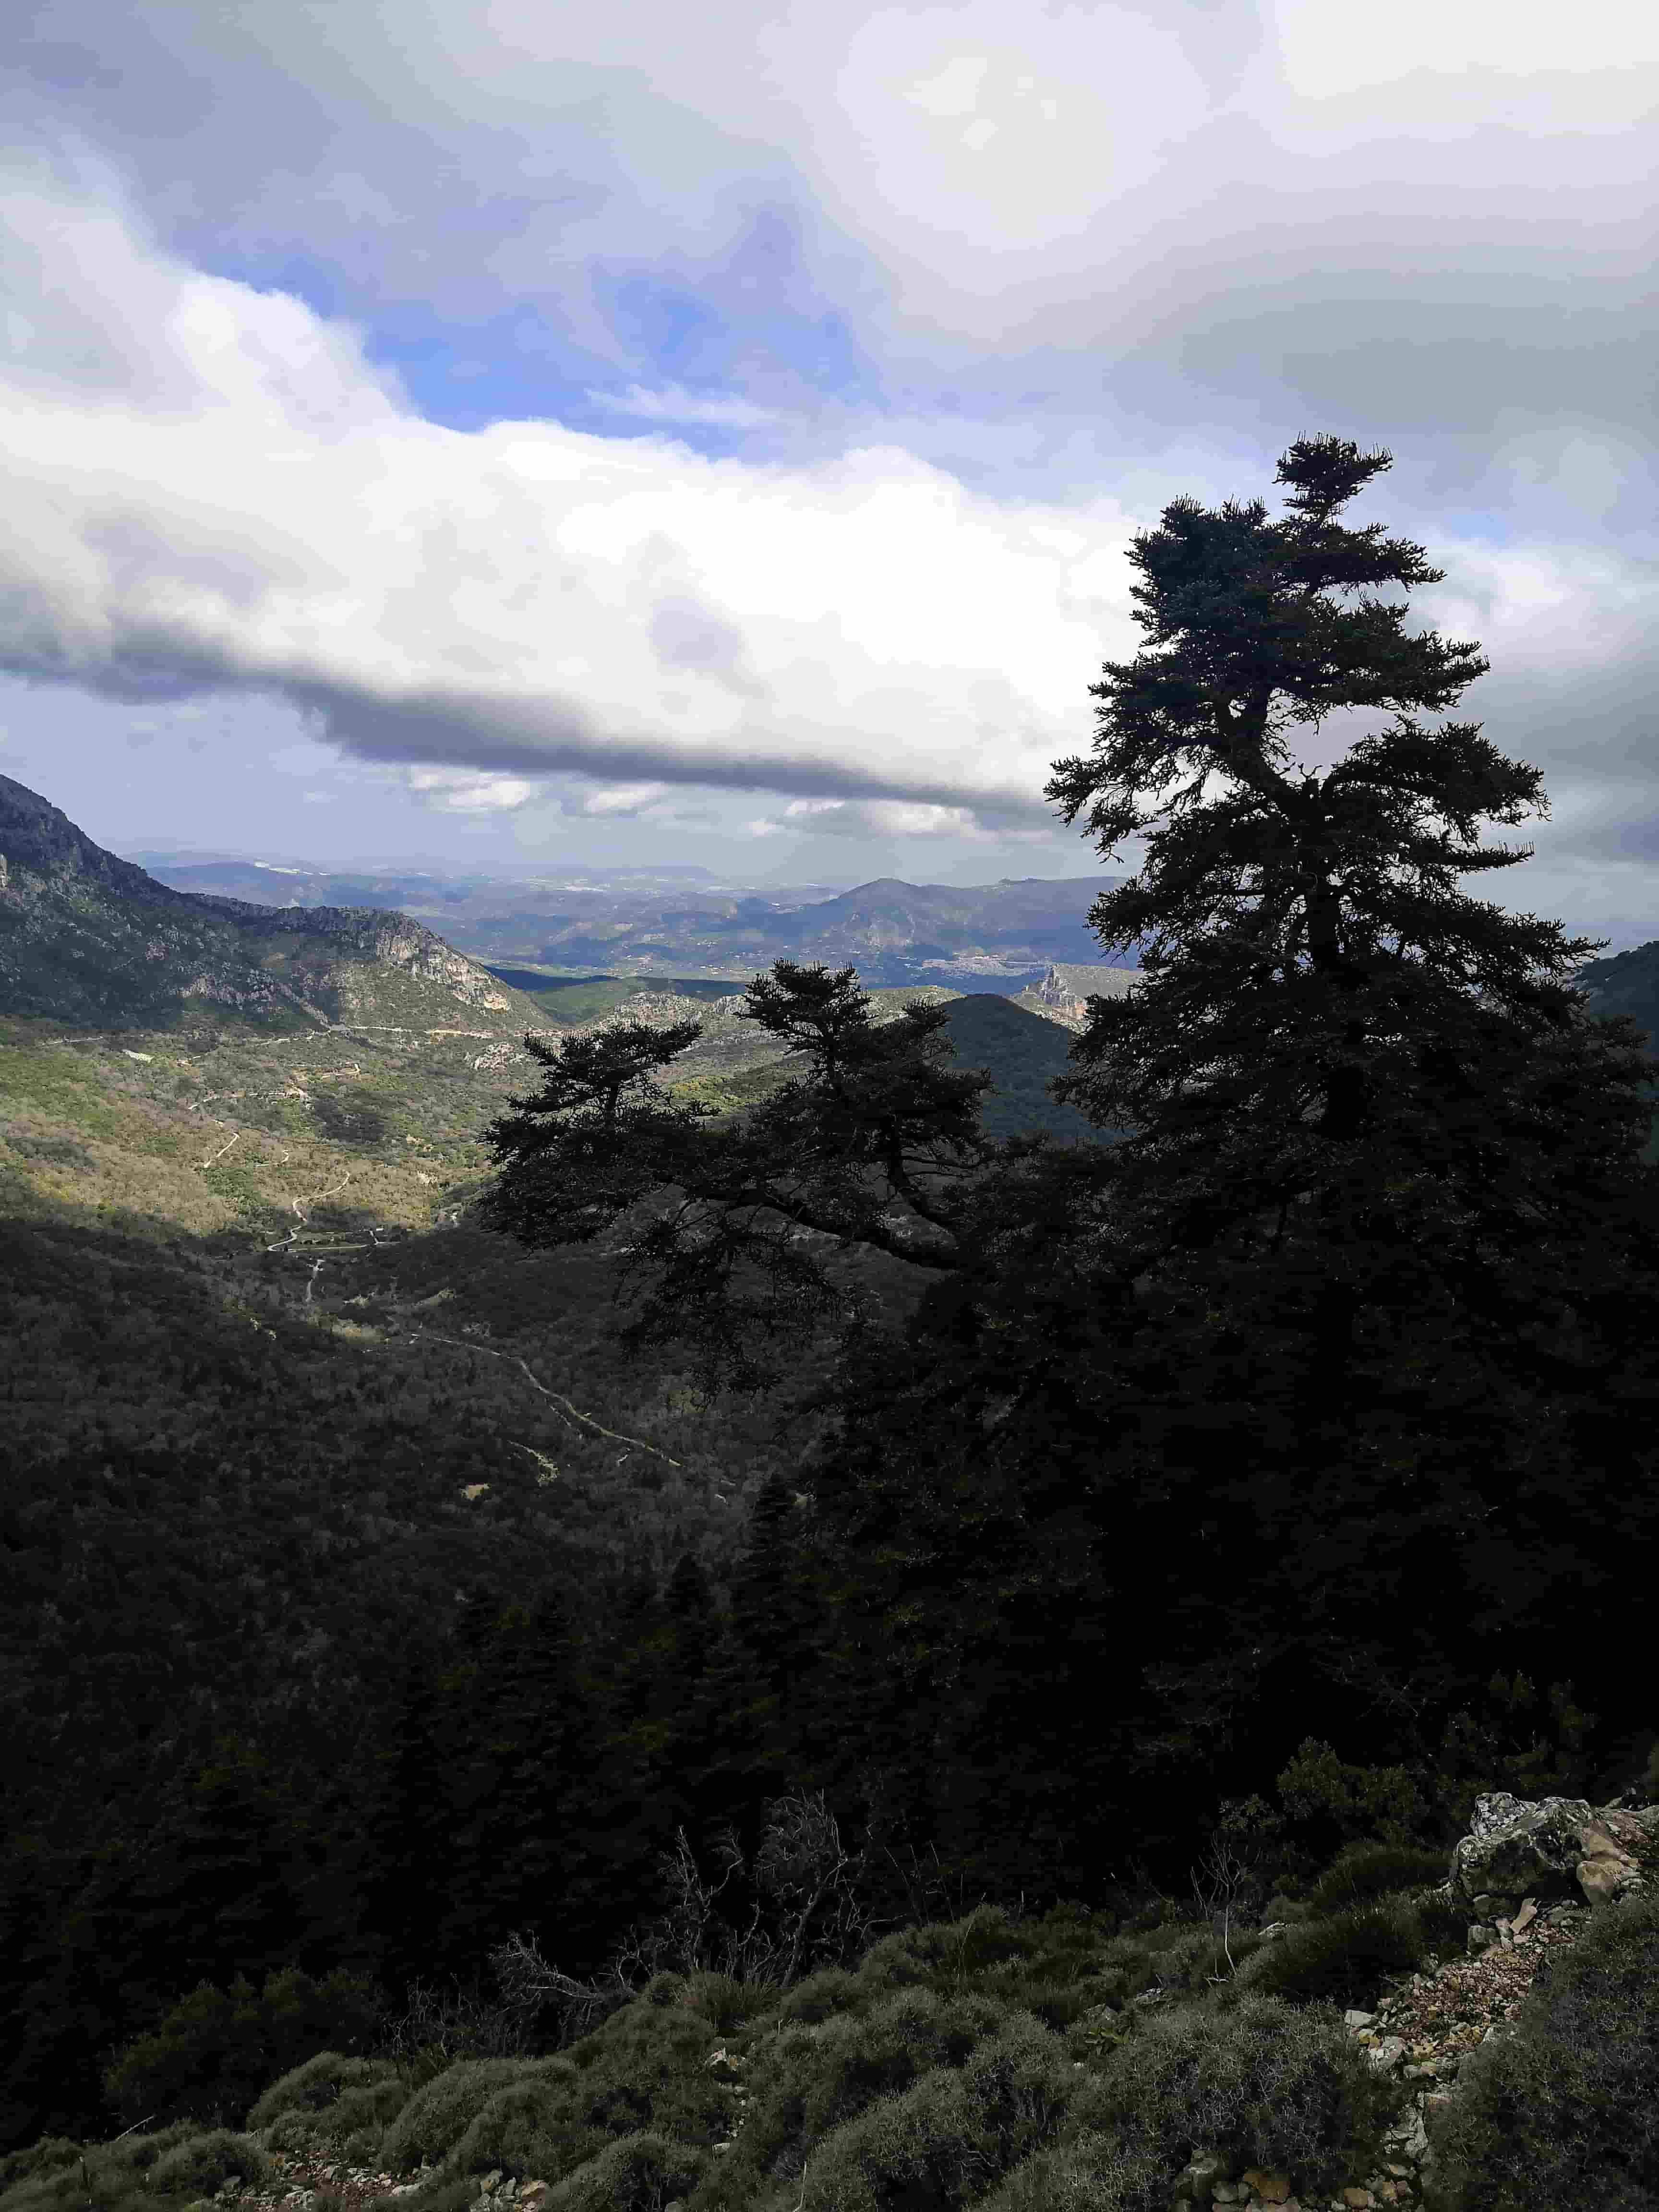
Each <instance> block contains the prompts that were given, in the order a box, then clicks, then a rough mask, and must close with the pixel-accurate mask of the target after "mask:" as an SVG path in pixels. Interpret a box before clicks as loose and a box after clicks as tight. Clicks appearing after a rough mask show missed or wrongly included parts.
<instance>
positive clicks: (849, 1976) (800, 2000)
mask: <svg viewBox="0 0 1659 2212" xmlns="http://www.w3.org/2000/svg"><path fill="white" fill-rule="evenodd" d="M872 2002H874V1998H873V1996H872V1988H871V1984H870V1983H869V1982H867V1981H860V1978H859V1977H858V1975H857V1974H855V1973H854V1972H851V1970H850V1969H849V1968H848V1967H846V1966H823V1967H821V1968H820V1969H819V1971H818V1972H817V1973H816V1974H809V1975H808V1976H807V1977H806V1979H805V1981H804V1982H797V1983H796V1984H795V1986H794V1988H793V1989H792V1990H788V1991H787V1993H786V1994H785V1995H784V1996H783V1997H782V1998H781V2000H780V2001H779V2002H778V2005H777V2010H776V2017H777V2019H778V2021H779V2022H780V2023H781V2024H782V2025H785V2026H796V2025H799V2026H800V2027H816V2025H817V2022H818V2021H821V2020H828V2019H829V2017H830V2016H831V2015H832V2014H835V2013H847V2012H858V2011H867V2010H868V2009H869V2007H870V2005H871V2004H872Z"/></svg>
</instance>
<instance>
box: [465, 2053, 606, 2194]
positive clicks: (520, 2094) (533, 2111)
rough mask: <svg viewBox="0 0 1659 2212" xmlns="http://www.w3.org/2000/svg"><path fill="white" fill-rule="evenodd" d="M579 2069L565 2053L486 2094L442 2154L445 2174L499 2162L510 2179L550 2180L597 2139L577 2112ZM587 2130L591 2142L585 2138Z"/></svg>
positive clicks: (587, 2151)
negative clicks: (444, 2155)
mask: <svg viewBox="0 0 1659 2212" xmlns="http://www.w3.org/2000/svg"><path fill="white" fill-rule="evenodd" d="M580 2082H581V2076H580V2072H579V2070H578V2069H577V2067H576V2065H575V2063H574V2061H573V2060H572V2059H571V2058H570V2057H568V2056H562V2057H560V2059H558V2060H557V2061H549V2062H546V2063H545V2064H544V2066H542V2067H540V2068H538V2070H537V2071H536V2072H535V2073H534V2074H533V2075H526V2076H525V2077H524V2078H523V2079H522V2080H520V2081H509V2082H508V2083H507V2086H506V2087H505V2088H501V2089H496V2090H495V2091H494V2093H492V2094H491V2095H489V2097H487V2098H486V2099H485V2100H484V2102H483V2105H482V2106H480V2107H479V2109H478V2111H477V2114H476V2115H475V2116H474V2118H472V2119H471V2121H470V2122H469V2123H468V2124H467V2127H466V2130H465V2133H464V2134H463V2135H462V2136H460V2138H459V2141H458V2142H456V2143H455V2144H454V2145H453V2148H451V2149H450V2151H449V2153H448V2154H447V2157H446V2159H445V2161H444V2166H445V2171H446V2172H447V2173H451V2174H454V2173H474V2174H476V2173H486V2172H489V2170H490V2169H491V2168H492V2167H495V2166H499V2167H500V2169H501V2172H503V2173H505V2174H509V2175H511V2176H512V2178H513V2179H514V2180H515V2181H526V2180H528V2179H531V2177H532V2175H533V2176H534V2177H536V2178H537V2179H539V2180H542V2181H556V2180H557V2179H558V2178H559V2176H560V2175H561V2174H562V2173H564V2172H568V2169H569V2168H570V2167H571V2166H573V2165H574V2164H576V2163H578V2162H579V2160H580V2159H581V2158H584V2157H586V2156H588V2155H590V2154H591V2152H592V2148H595V2147H597V2144H598V2142H599V2141H601V2140H603V2136H602V2133H601V2131H598V2130H589V2129H587V2128H586V2127H585V2126H584V2125H583V2124H582V2122H581V2121H580V2118H579V2117H578V2112H577V2106H578V2092H579V2089H580ZM590 2134H591V2135H592V2136H593V2137H594V2141H593V2142H592V2143H591V2144H590V2143H587V2142H586V2136H589V2135H590Z"/></svg>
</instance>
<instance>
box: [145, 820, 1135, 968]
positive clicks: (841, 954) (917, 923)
mask: <svg viewBox="0 0 1659 2212" xmlns="http://www.w3.org/2000/svg"><path fill="white" fill-rule="evenodd" d="M143 857H144V859H145V862H146V865H147V866H149V867H150V868H151V869H152V871H153V872H154V873H155V876H156V877H157V878H158V879H159V880H160V881H161V882H163V883H165V884H168V885H170V886H171V887H172V888H173V889H174V890H180V891H190V892H195V893H198V894H206V895H209V896H216V897H220V898H225V897H228V898H234V899H240V900H245V901H247V902H251V903H255V904H259V905H265V906H272V907H290V908H315V907H337V908H343V907H353V906H374V907H386V906H394V907H396V908H398V910H399V911H400V912H402V913H404V914H405V915H409V916H410V917H411V918H412V919H414V920H416V921H422V922H424V923H427V924H428V925H429V926H430V927H433V928H435V929H436V930H439V931H440V932H441V933H442V935H443V936H444V937H446V938H447V939H448V940H449V941H450V943H451V944H453V945H456V946H458V947H459V949H460V950H462V951H465V952H467V953H469V954H471V957H473V958H474V959H476V960H480V961H484V962H488V963H490V964H492V965H505V966H519V967H526V966H538V967H543V968H546V969H550V970H551V971H553V972H555V973H558V972H571V971H578V972H580V971H588V970H592V969H609V970H611V971H612V972H617V971H627V972H629V973H634V974H641V975H652V974H654V975H664V976H667V975H708V976H710V977H714V978H726V979H729V980H731V981H734V982H737V981H747V980H748V979H749V977H750V975H754V974H755V973H756V972H757V970H758V969H763V968H768V967H770V965H771V964H772V963H773V962H774V961H775V960H779V959H792V960H801V961H806V962H813V961H822V962H823V963H825V964H826V965H827V966H830V967H848V966H851V967H855V968H856V969H858V971H859V974H860V978H861V979H862V981H864V982H866V984H867V985H869V986H871V987H874V988H894V987H901V986H902V985H904V984H907V983H941V984H949V985H954V986H955V987H957V988H958V989H963V990H969V991H973V990H981V991H983V990H992V991H1000V990H1006V991H1010V992H1014V991H1018V989H1019V988H1020V987H1021V986H1022V984H1024V983H1028V982H1030V981H1035V980H1036V979H1037V978H1038V977H1040V976H1041V975H1043V974H1044V973H1045V972H1046V970H1047V969H1048V965H1049V963H1051V962H1053V961H1057V960H1058V961H1098V960H1099V959H1100V958H1101V957H1102V956H1101V952H1100V948H1099V946H1098V945H1097V942H1096V940H1095V939H1094V937H1093V935H1092V934H1091V932H1090V930H1089V928H1088V926H1087V917H1088V913H1089V909H1090V908H1091V906H1092V905H1093V903H1094V902H1095V900H1096V899H1097V898H1098V897H1099V896H1100V894H1101V893H1102V891H1103V890H1108V889H1109V888H1110V887H1111V885H1112V884H1114V883H1116V882H1119V881H1121V878H1117V877H1109V876H1103V875H1100V874H1094V875H1089V876H1078V877H1068V878H1060V879H1059V880H1049V879H1047V878H1026V879H1023V880H1016V881H1008V882H1003V883H998V884H966V885H964V884H911V883H907V882H904V881H902V880H901V879H900V878H896V877H883V878H878V880H876V881H875V882H873V883H868V884H858V885H856V886H854V887H852V888H850V889H849V888H848V887H846V886H844V885H842V886H835V885H829V884H796V885H793V886H789V887H785V886H783V885H781V884H768V885H765V886H757V885H750V884H731V883H723V882H721V881H720V879H719V878H715V877H714V876H712V875H710V874H709V872H708V871H707V870H706V869H701V868H694V867H685V868H676V869H665V868H639V869H618V868H596V869H592V870H588V871H582V872H574V871H569V870H557V869H551V868H550V869H549V870H548V871H547V872H544V873H543V874H540V875H531V874H525V875H523V876H520V877H518V878H507V877H505V876H503V875H501V874H500V873H496V874H493V875H490V876H459V877H454V876H446V875H443V874H441V873H440V872H424V871H420V870H416V869H410V870H409V871H406V872H399V871H398V870H396V869H392V868H386V869H376V870H375V871H374V872H361V871H360V872H351V873H343V872H325V871H323V870H319V869H314V868H311V867H308V866H301V864H298V863H295V862H291V861H289V862H277V861H271V860H246V859H240V858H236V859H227V858H222V857H219V856H210V857H208V858H203V857H201V856H192V857H191V858H190V859H188V860H185V859H183V858H177V859H169V860H163V859H161V857H160V856H159V855H154V854H151V855H145V856H143ZM1126 964H1133V963H1126Z"/></svg>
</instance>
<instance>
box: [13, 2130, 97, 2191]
mask: <svg viewBox="0 0 1659 2212" xmlns="http://www.w3.org/2000/svg"><path fill="white" fill-rule="evenodd" d="M81 2154H82V2153H81V2145H80V2144H79V2143H78V2142H73V2141H71V2139H70V2137H69V2136H41V2138H40V2141H39V2142H32V2143H30V2144H29V2145H28V2146H27V2148H26V2149H23V2150H9V2151H8V2152H7V2153H6V2154H5V2156H4V2157H3V2158H0V2189H11V2188H13V2187H15V2185H16V2184H17V2183H18V2182H20V2181H27V2180H30V2179H32V2178H33V2176H34V2175H36V2174H42V2173H52V2172H55V2171H56V2170H57V2168H58V2167H59V2166H73V2165H74V2164H75V2163H76V2160H78V2159H79V2158H80V2156H81Z"/></svg>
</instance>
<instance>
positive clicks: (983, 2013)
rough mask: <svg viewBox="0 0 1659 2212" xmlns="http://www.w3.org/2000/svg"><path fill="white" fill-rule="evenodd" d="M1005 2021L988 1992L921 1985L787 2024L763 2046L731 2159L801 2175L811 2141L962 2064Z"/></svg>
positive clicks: (786, 2174) (775, 2174)
mask: <svg viewBox="0 0 1659 2212" xmlns="http://www.w3.org/2000/svg"><path fill="white" fill-rule="evenodd" d="M1001 2024H1002V2012H1001V2008H1000V2007H999V2006H997V2005H996V2004H994V2002H991V2001H990V2000H989V1999H988V1998H986V1997H956V1998H951V1999H947V1998H945V1997H942V1996H939V1994H938V1993H937V1992H936V1991H935V1990H928V1989H915V1988H912V1989H902V1990H895V1991H894V1992H893V1993H892V1994H891V1995H890V1996H887V1997H885V1998H884V1999H883V2000H882V2001H881V2002H879V2003H878V2004H876V2005H874V2006H872V2008H871V2009H870V2010H869V2012H868V2013H867V2014H866V2015H863V2016H861V2017H860V2016H859V2015H848V2014H838V2015H836V2016H834V2017H832V2018H830V2019H829V2020H826V2021H823V2023H822V2025H821V2026H819V2027H801V2026H793V2027H787V2028H785V2029H784V2030H783V2032H782V2033H781V2034H780V2035H778V2036H777V2037H775V2038H774V2039H769V2040H768V2041H766V2042H765V2043H763V2045H761V2046H760V2047H759V2048H758V2049H757V2051H756V2053H755V2057H754V2063H753V2064H752V2066H751V2068H750V2099H751V2101H750V2112H749V2118H748V2120H747V2123H746V2124H745V2126H744V2131H743V2134H742V2136H740V2137H739V2138H738V2148H737V2149H736V2150H734V2151H733V2152H732V2158H731V2163H732V2166H733V2167H734V2168H736V2167H738V2166H742V2167H744V2168H752V2167H754V2166H760V2165H764V2166H765V2169H766V2171H767V2172H769V2173H770V2174H771V2175H772V2176H773V2177H774V2178H793V2176H795V2175H797V2174H799V2172H800V2171H801V2164H802V2157H803V2154H804V2151H805V2148H807V2147H808V2146H810V2145H811V2144H813V2143H816V2142H822V2141H823V2138H824V2137H825V2136H828V2135H829V2134H830V2133H831V2132H832V2131H833V2130H835V2129H836V2128H839V2127H844V2126H845V2125H846V2124H847V2123H848V2121H849V2120H853V2119H856V2118H857V2117H858V2115H859V2114H860V2112H864V2111H866V2109H867V2108H868V2107H869V2106H872V2105H874V2104H876V2103H877V2102H878V2100H881V2099H882V2098H884V2097H895V2096H901V2095H902V2094H903V2093H904V2092H905V2091H906V2090H907V2089H908V2088H909V2087H911V2086H912V2084H913V2083H914V2082H915V2081H918V2080H919V2079H920V2078H921V2075H924V2074H927V2073H930V2072H932V2070H933V2069H934V2068H935V2067H938V2066H960V2065H961V2064H962V2063H963V2060H964V2059H965V2058H966V2057H967V2056H968V2054H969V2051H971V2050H972V2049H973V2048H974V2046H975V2044H977V2043H979V2042H980V2041H981V2040H982V2039H983V2038H984V2037H986V2036H987V2035H993V2034H994V2033H996V2031H997V2029H998V2028H999V2027H1000V2026H1001Z"/></svg>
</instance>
